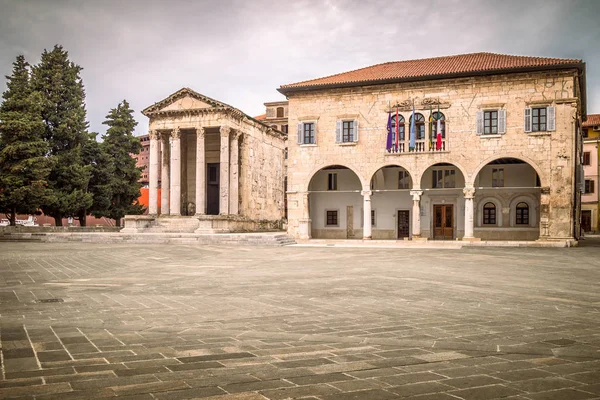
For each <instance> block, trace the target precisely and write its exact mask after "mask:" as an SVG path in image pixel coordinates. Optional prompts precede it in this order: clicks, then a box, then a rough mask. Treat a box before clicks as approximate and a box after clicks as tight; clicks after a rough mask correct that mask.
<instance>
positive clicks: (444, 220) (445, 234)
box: [433, 204, 454, 240]
mask: <svg viewBox="0 0 600 400" xmlns="http://www.w3.org/2000/svg"><path fill="white" fill-rule="evenodd" d="M433 218H434V219H433V238H434V239H436V240H452V239H454V206H453V205H452V204H436V205H434V206H433Z"/></svg>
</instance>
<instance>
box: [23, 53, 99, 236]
mask: <svg viewBox="0 0 600 400" xmlns="http://www.w3.org/2000/svg"><path fill="white" fill-rule="evenodd" d="M80 72H81V67H80V66H78V65H76V64H74V63H73V62H71V61H70V60H69V55H68V53H67V51H65V50H63V48H62V46H59V45H56V46H54V49H53V50H52V51H47V50H44V52H43V53H42V57H41V61H40V63H39V64H38V65H36V66H34V67H33V75H32V80H31V81H32V88H33V90H34V91H37V92H40V93H41V95H42V101H41V106H42V107H41V108H42V110H41V112H42V119H43V121H44V123H45V125H46V126H45V140H46V142H47V143H48V146H49V156H50V158H51V159H52V161H53V163H52V169H51V171H50V175H49V177H48V188H47V189H48V190H47V201H46V202H45V203H44V204H43V205H42V210H43V211H44V213H45V214H46V215H49V216H51V217H53V218H54V220H55V224H56V225H57V226H61V225H62V219H63V217H68V216H77V215H78V213H80V212H81V210H87V209H89V207H90V206H91V204H92V194H91V193H89V192H88V191H87V186H88V182H89V180H90V176H91V170H92V168H91V166H86V165H84V163H83V157H82V146H84V144H85V142H86V141H87V140H89V135H88V133H87V128H88V124H87V122H86V111H85V90H84V88H83V82H82V80H81V77H80Z"/></svg>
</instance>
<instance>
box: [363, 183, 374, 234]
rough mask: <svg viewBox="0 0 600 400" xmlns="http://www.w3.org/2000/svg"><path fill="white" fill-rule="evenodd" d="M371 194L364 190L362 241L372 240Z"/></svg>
mask: <svg viewBox="0 0 600 400" xmlns="http://www.w3.org/2000/svg"><path fill="white" fill-rule="evenodd" d="M372 194H373V192H371V191H370V190H365V191H363V192H362V195H363V240H371V238H372V227H371V224H372V221H371V195H372Z"/></svg>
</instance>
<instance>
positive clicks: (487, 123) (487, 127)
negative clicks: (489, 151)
mask: <svg viewBox="0 0 600 400" xmlns="http://www.w3.org/2000/svg"><path fill="white" fill-rule="evenodd" d="M483 134H484V135H496V134H498V110H494V111H484V112H483Z"/></svg>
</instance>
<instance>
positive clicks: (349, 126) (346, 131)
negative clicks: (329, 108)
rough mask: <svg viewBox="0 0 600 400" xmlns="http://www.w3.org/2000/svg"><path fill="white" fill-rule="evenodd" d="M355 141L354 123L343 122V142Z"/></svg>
mask: <svg viewBox="0 0 600 400" xmlns="http://www.w3.org/2000/svg"><path fill="white" fill-rule="evenodd" d="M353 141H354V121H342V142H343V143H348V142H353Z"/></svg>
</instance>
